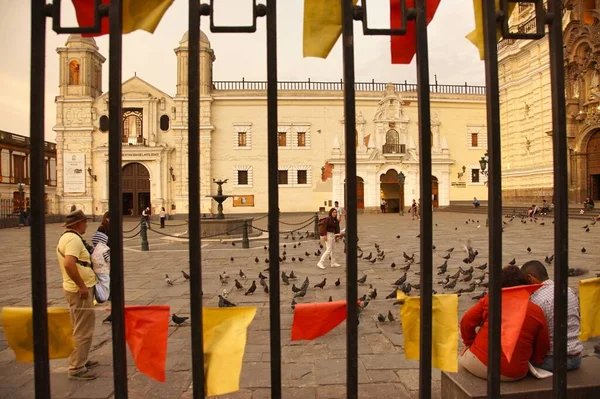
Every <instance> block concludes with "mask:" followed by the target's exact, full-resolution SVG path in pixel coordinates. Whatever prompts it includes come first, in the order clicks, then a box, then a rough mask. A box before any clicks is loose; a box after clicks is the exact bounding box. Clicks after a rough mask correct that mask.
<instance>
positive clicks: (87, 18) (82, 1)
mask: <svg viewBox="0 0 600 399" xmlns="http://www.w3.org/2000/svg"><path fill="white" fill-rule="evenodd" d="M72 1H73V7H75V16H76V17H77V24H78V25H79V26H81V27H86V28H87V27H90V26H94V22H95V9H94V7H95V5H96V2H95V1H94V0H72ZM102 4H104V5H109V4H110V0H102ZM101 23H102V25H101V26H102V30H101V31H100V33H83V34H82V35H81V36H83V37H93V36H101V35H108V31H109V24H108V18H102V20H101Z"/></svg>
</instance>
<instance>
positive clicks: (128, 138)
mask: <svg viewBox="0 0 600 399" xmlns="http://www.w3.org/2000/svg"><path fill="white" fill-rule="evenodd" d="M123 143H127V144H129V145H138V144H143V143H144V134H143V132H142V110H141V109H139V108H130V109H124V110H123Z"/></svg>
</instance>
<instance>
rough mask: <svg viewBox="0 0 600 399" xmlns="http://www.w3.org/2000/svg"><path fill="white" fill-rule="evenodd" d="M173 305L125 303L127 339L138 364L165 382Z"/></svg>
mask: <svg viewBox="0 0 600 399" xmlns="http://www.w3.org/2000/svg"><path fill="white" fill-rule="evenodd" d="M168 336H169V306H125V340H126V341H127V345H129V350H130V351H131V356H132V357H133V360H134V361H135V366H136V367H137V368H138V370H140V371H141V372H142V373H144V374H146V375H147V376H148V377H151V378H154V379H155V380H157V381H160V382H165V365H166V363H167V338H168Z"/></svg>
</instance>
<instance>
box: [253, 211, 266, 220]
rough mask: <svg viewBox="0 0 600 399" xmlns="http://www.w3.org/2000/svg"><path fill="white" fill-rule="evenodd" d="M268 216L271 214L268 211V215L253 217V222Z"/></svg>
mask: <svg viewBox="0 0 600 399" xmlns="http://www.w3.org/2000/svg"><path fill="white" fill-rule="evenodd" d="M267 216H269V214H268V213H267V214H266V215H264V216H261V217H259V218H256V219H252V221H253V222H256V221H258V220H262V219H264V218H266V217H267Z"/></svg>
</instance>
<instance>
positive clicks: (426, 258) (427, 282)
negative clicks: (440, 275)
mask: <svg viewBox="0 0 600 399" xmlns="http://www.w3.org/2000/svg"><path fill="white" fill-rule="evenodd" d="M415 5H416V11H417V16H416V20H415V29H416V35H415V36H416V37H415V39H416V55H417V95H418V101H417V103H418V112H419V173H420V178H421V182H420V186H421V190H420V191H421V209H420V212H421V278H420V280H421V281H420V282H421V308H420V313H421V314H420V316H421V326H420V328H421V338H420V339H421V341H420V356H419V359H420V362H419V397H420V398H423V399H425V398H431V345H432V342H431V338H432V333H433V332H432V330H433V326H432V307H433V297H432V295H433V293H432V290H433V287H432V279H433V277H432V274H433V249H432V248H433V209H432V208H431V206H432V199H431V195H432V189H431V102H430V96H431V95H430V88H429V54H428V44H427V14H426V9H425V0H417V2H416V3H415Z"/></svg>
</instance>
